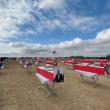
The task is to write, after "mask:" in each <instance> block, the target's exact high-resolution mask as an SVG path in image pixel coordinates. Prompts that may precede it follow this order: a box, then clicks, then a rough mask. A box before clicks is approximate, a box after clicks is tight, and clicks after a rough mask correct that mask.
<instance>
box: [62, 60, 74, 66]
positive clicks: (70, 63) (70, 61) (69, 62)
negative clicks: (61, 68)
mask: <svg viewBox="0 0 110 110" xmlns="http://www.w3.org/2000/svg"><path fill="white" fill-rule="evenodd" d="M64 64H65V65H73V64H74V62H73V61H72V60H65V61H64Z"/></svg>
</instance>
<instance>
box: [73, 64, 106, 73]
mask: <svg viewBox="0 0 110 110" xmlns="http://www.w3.org/2000/svg"><path fill="white" fill-rule="evenodd" d="M73 69H74V70H81V71H86V72H92V73H96V74H99V75H104V68H100V67H99V68H97V67H93V66H82V65H74V66H73Z"/></svg>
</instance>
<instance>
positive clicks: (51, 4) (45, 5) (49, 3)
mask: <svg viewBox="0 0 110 110" xmlns="http://www.w3.org/2000/svg"><path fill="white" fill-rule="evenodd" d="M63 5H64V0H39V1H38V2H36V3H35V4H34V6H37V7H38V8H39V9H57V8H61V7H62V6H63Z"/></svg>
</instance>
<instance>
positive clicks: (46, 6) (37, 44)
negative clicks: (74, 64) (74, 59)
mask: <svg viewBox="0 0 110 110" xmlns="http://www.w3.org/2000/svg"><path fill="white" fill-rule="evenodd" d="M53 50H56V56H76V55H84V56H105V55H107V54H110V0H0V56H35V57H38V56H40V57H47V56H50V57H53V56H54V55H53V54H52V51H53Z"/></svg>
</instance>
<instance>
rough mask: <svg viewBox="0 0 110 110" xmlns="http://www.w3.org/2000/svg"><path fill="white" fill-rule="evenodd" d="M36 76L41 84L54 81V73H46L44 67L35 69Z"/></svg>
mask: <svg viewBox="0 0 110 110" xmlns="http://www.w3.org/2000/svg"><path fill="white" fill-rule="evenodd" d="M36 75H37V76H38V77H39V79H40V80H41V82H42V83H45V82H46V81H53V80H54V71H48V70H46V68H45V67H37V68H36Z"/></svg>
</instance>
